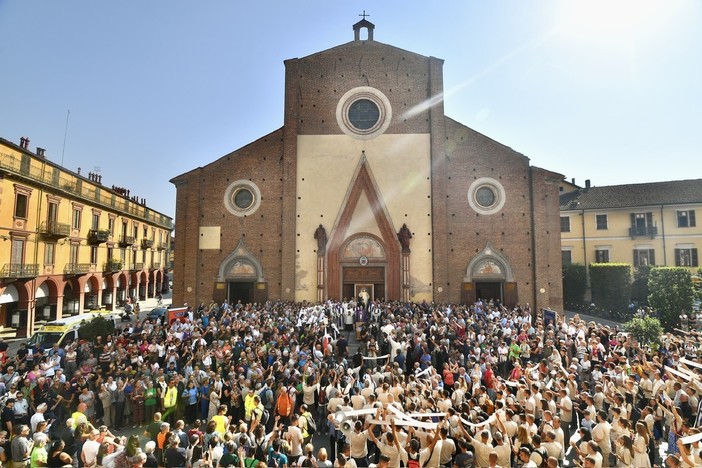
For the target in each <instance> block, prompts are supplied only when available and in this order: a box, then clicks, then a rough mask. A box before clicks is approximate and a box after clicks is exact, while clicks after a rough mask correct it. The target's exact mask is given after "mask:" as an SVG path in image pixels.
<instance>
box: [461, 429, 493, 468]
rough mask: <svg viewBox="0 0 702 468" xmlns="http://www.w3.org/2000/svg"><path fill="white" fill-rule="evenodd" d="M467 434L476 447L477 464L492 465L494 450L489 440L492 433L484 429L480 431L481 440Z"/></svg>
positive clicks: (469, 440)
mask: <svg viewBox="0 0 702 468" xmlns="http://www.w3.org/2000/svg"><path fill="white" fill-rule="evenodd" d="M466 435H467V439H468V442H470V443H471V444H473V448H474V449H475V464H476V466H489V465H490V452H492V444H491V443H490V442H489V437H490V433H489V432H488V431H487V430H484V431H482V432H481V433H480V440H478V439H476V438H474V437H471V436H470V435H469V434H466Z"/></svg>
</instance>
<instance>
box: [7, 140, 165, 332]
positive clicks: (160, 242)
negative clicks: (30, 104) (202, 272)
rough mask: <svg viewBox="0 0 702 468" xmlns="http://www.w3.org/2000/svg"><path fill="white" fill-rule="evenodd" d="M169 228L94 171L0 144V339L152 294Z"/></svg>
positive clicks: (159, 285) (161, 280)
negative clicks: (69, 167)
mask: <svg viewBox="0 0 702 468" xmlns="http://www.w3.org/2000/svg"><path fill="white" fill-rule="evenodd" d="M172 224H173V222H172V219H171V218H170V217H168V216H166V215H164V214H162V213H158V212H156V211H154V210H152V209H150V208H148V207H147V206H146V203H145V200H143V199H138V198H137V197H130V193H129V191H128V190H126V189H123V188H119V187H114V186H113V187H105V186H103V185H102V176H101V175H99V174H94V173H89V174H88V176H87V177H85V176H84V175H81V172H80V169H79V170H78V172H77V173H76V172H72V171H69V170H67V169H65V168H63V167H61V166H59V165H58V164H55V163H53V162H51V161H49V160H48V159H46V157H45V155H44V150H43V149H41V148H37V149H36V152H34V153H33V152H31V151H30V150H29V140H28V139H26V138H22V139H21V142H20V145H16V144H15V143H12V142H10V141H7V140H5V139H2V138H0V239H1V240H0V246H2V249H0V327H2V330H0V334H3V333H2V332H7V331H8V329H10V330H14V331H16V334H17V336H28V335H30V334H31V333H32V332H33V331H34V329H35V328H36V327H37V325H38V324H40V323H43V322H45V321H49V320H57V319H60V318H62V317H66V316H70V315H77V314H80V313H83V312H84V311H86V310H90V309H96V308H102V307H105V308H107V309H113V308H115V307H116V306H117V305H119V304H121V303H122V302H123V301H125V300H126V299H127V298H129V297H132V298H134V297H138V298H139V299H142V300H143V299H146V298H147V297H153V296H154V295H156V294H158V293H159V292H160V291H161V290H162V289H164V288H165V287H166V286H167V284H168V281H167V275H166V272H167V270H166V262H167V252H168V244H169V240H170V234H171V230H172Z"/></svg>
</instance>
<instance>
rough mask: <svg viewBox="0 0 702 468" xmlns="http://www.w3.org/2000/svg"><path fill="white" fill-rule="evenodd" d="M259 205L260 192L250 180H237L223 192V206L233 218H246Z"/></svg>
mask: <svg viewBox="0 0 702 468" xmlns="http://www.w3.org/2000/svg"><path fill="white" fill-rule="evenodd" d="M260 204H261V191H260V190H259V189H258V186H257V185H256V184H254V183H253V182H251V181H250V180H237V181H236V182H233V183H231V184H230V185H229V187H227V190H226V191H225V192H224V206H225V207H226V208H227V211H229V212H230V213H231V214H233V215H234V216H247V215H250V214H251V213H253V212H254V211H256V210H257V209H258V207H259V205H260Z"/></svg>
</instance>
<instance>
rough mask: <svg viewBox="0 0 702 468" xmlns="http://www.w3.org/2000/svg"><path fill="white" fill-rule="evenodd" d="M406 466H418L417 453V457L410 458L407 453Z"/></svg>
mask: <svg viewBox="0 0 702 468" xmlns="http://www.w3.org/2000/svg"><path fill="white" fill-rule="evenodd" d="M407 468H420V466H419V454H417V458H412V455H411V454H410V453H408V454H407Z"/></svg>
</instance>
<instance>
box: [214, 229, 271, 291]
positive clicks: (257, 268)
mask: <svg viewBox="0 0 702 468" xmlns="http://www.w3.org/2000/svg"><path fill="white" fill-rule="evenodd" d="M213 298H214V299H215V300H216V301H218V300H225V299H226V300H227V301H228V302H229V303H230V304H236V303H237V302H239V301H241V303H242V304H247V303H249V302H264V301H266V300H267V299H268V289H267V284H266V281H265V278H264V277H263V268H262V267H261V263H260V262H259V261H258V259H257V258H256V257H255V256H254V255H253V254H252V253H251V252H249V251H248V249H247V248H246V245H245V244H244V241H243V239H242V240H240V241H239V245H237V247H236V249H234V252H232V253H231V254H229V255H228V256H227V258H225V259H224V261H223V262H222V263H221V264H220V266H219V275H218V278H217V283H216V285H215V291H213Z"/></svg>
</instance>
